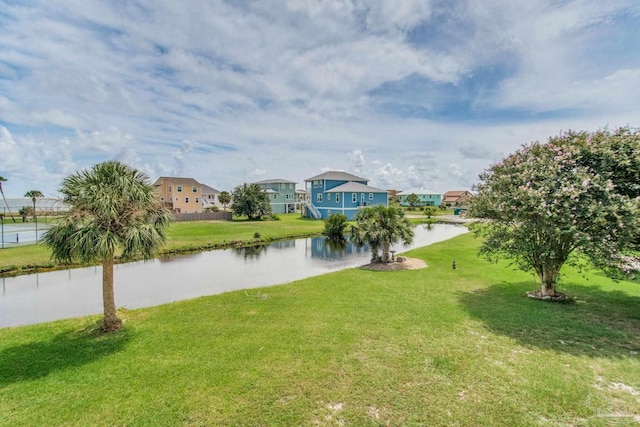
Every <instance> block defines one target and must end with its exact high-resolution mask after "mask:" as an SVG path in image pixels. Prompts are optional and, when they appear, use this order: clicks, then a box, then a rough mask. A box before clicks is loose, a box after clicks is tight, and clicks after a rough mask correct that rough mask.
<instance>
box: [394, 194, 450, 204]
mask: <svg viewBox="0 0 640 427" xmlns="http://www.w3.org/2000/svg"><path fill="white" fill-rule="evenodd" d="M415 195H416V196H418V198H419V199H420V203H419V204H418V206H440V204H442V195H440V194H418V193H415ZM407 196H409V194H402V195H401V196H400V206H409V203H408V202H407Z"/></svg>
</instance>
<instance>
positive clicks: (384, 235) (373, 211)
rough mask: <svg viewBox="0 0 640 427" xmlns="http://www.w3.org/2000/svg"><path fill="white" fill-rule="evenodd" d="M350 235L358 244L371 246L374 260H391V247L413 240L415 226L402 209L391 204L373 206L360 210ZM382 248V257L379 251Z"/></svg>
mask: <svg viewBox="0 0 640 427" xmlns="http://www.w3.org/2000/svg"><path fill="white" fill-rule="evenodd" d="M354 220H355V222H356V225H354V226H352V227H351V230H350V233H349V236H350V239H351V241H352V242H353V243H354V244H356V245H364V244H368V245H369V246H370V247H371V260H372V262H389V249H390V246H391V245H392V244H394V243H398V242H403V243H404V244H409V243H411V242H412V241H413V227H412V225H411V222H410V221H409V220H408V219H407V218H406V217H405V216H404V211H403V210H402V209H399V208H396V207H393V206H390V207H387V206H382V205H377V206H372V207H369V208H364V209H361V210H360V211H358V213H357V214H356V215H355V217H354ZM380 249H382V257H380V256H379V254H378V251H379V250H380Z"/></svg>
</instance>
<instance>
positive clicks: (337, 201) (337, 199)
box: [336, 193, 340, 203]
mask: <svg viewBox="0 0 640 427" xmlns="http://www.w3.org/2000/svg"><path fill="white" fill-rule="evenodd" d="M336 203H340V193H336Z"/></svg>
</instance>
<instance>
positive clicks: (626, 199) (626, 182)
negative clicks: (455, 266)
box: [470, 129, 640, 295]
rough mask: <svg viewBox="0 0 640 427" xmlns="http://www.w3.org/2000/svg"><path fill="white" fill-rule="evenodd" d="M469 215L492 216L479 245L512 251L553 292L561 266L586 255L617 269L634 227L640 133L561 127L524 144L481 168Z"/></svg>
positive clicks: (498, 254)
mask: <svg viewBox="0 0 640 427" xmlns="http://www.w3.org/2000/svg"><path fill="white" fill-rule="evenodd" d="M480 179H481V183H480V185H479V186H478V187H477V190H478V196H477V197H476V198H474V199H473V201H472V203H471V210H470V216H472V217H477V218H486V219H490V220H491V221H490V222H489V223H488V224H487V227H486V228H483V229H482V230H483V232H484V234H485V237H486V239H485V241H484V244H483V245H482V248H481V253H482V254H484V255H485V256H487V257H488V258H489V259H492V260H495V259H497V258H510V259H513V260H514V262H515V264H516V265H517V266H518V267H519V268H520V269H522V270H525V271H533V272H535V273H536V274H537V275H538V277H539V278H540V282H541V293H542V294H543V295H554V294H555V285H556V282H557V278H558V273H559V271H560V268H561V267H562V266H563V264H565V263H566V262H577V261H578V260H582V259H585V258H584V257H578V256H575V257H574V256H572V254H573V253H574V252H579V253H580V254H582V255H584V256H586V259H588V260H590V261H591V263H593V264H594V265H596V266H598V267H601V268H605V269H611V271H613V270H617V269H618V267H619V263H620V261H619V260H620V256H621V254H622V253H623V252H624V251H626V250H629V248H630V246H631V245H632V243H633V239H634V235H636V236H637V234H636V233H637V230H638V228H639V227H640V223H639V220H638V218H639V216H640V209H639V208H640V199H639V198H638V195H640V134H639V133H638V132H637V131H631V130H630V129H619V130H617V131H615V132H608V131H598V132H595V133H588V132H567V133H565V134H561V135H559V136H557V137H553V138H550V139H549V141H548V142H547V143H545V144H541V143H539V142H535V143H531V144H529V145H525V146H523V147H522V148H521V149H520V150H518V151H517V152H515V153H514V154H511V155H509V156H507V157H506V158H505V159H504V160H502V162H500V163H498V164H496V165H494V166H492V167H491V168H490V169H488V170H487V171H485V172H484V173H482V174H481V175H480Z"/></svg>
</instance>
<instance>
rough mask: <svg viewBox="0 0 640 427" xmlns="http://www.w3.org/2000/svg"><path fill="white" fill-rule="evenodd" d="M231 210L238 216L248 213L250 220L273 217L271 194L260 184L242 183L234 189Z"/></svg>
mask: <svg viewBox="0 0 640 427" xmlns="http://www.w3.org/2000/svg"><path fill="white" fill-rule="evenodd" d="M231 197H232V199H233V205H231V211H232V212H233V214H234V215H236V216H242V215H246V216H247V217H248V218H249V219H250V220H256V219H261V218H268V217H271V216H272V215H273V214H272V211H271V205H270V204H269V195H268V194H267V192H266V191H265V190H264V189H263V188H261V187H260V186H259V185H258V184H247V183H245V184H242V185H240V186H238V187H236V188H234V189H233V193H232V196H231Z"/></svg>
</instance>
